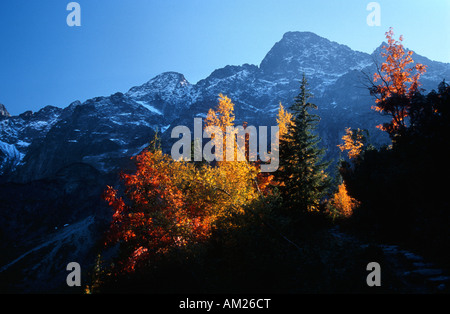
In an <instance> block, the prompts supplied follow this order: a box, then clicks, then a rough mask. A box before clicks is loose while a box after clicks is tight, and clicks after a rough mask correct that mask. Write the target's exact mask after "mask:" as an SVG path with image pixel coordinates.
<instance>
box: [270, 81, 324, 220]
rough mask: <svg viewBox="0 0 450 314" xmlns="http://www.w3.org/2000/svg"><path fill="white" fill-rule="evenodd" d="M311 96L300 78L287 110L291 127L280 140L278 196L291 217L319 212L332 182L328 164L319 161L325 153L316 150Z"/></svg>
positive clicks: (315, 123) (316, 119)
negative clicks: (290, 119) (298, 90)
mask: <svg viewBox="0 0 450 314" xmlns="http://www.w3.org/2000/svg"><path fill="white" fill-rule="evenodd" d="M312 96H313V95H312V94H311V93H310V91H309V90H308V82H307V80H306V77H305V75H304V74H303V78H302V81H301V86H300V93H299V94H298V96H297V97H295V98H294V103H293V105H292V106H291V107H290V108H289V109H290V111H291V113H292V115H293V116H292V122H293V123H292V124H291V125H290V126H289V127H288V130H287V133H286V135H285V136H283V137H282V138H281V139H280V168H279V171H278V181H279V182H280V183H281V186H280V193H281V195H282V197H283V203H284V206H285V208H287V209H288V210H290V211H292V212H293V213H305V212H311V211H318V210H319V209H320V202H321V200H322V199H323V198H324V197H325V196H326V193H327V190H328V187H329V185H330V182H331V180H330V178H329V177H328V176H327V174H326V173H325V169H326V168H327V167H328V165H329V163H328V162H323V161H322V159H323V155H324V152H325V151H324V149H323V148H319V147H318V146H319V145H318V144H319V142H320V138H319V137H318V135H316V134H315V129H316V127H317V124H318V123H319V120H320V118H319V116H318V115H315V114H311V113H310V112H309V110H311V109H317V106H316V105H315V104H313V103H311V102H309V99H310V98H311V97H312Z"/></svg>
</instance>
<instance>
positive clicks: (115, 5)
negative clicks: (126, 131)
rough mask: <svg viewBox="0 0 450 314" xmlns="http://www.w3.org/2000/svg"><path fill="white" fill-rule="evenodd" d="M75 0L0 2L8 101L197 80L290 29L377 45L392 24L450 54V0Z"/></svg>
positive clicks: (41, 101)
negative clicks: (74, 19)
mask: <svg viewBox="0 0 450 314" xmlns="http://www.w3.org/2000/svg"><path fill="white" fill-rule="evenodd" d="M69 2H70V1H69V0H39V1H30V0H2V1H1V2H0V39H1V46H0V47H1V49H0V73H1V76H0V103H3V104H4V105H5V106H6V108H7V109H8V111H9V112H10V113H11V114H13V115H16V114H19V113H22V112H24V111H26V110H33V111H37V110H39V109H40V108H42V107H44V106H46V105H53V106H57V107H66V106H68V105H69V104H70V103H71V102H72V101H74V100H80V101H85V100H86V99H89V98H92V97H96V96H108V95H110V94H112V93H115V92H118V91H119V92H126V91H128V89H129V88H131V87H132V86H136V85H141V84H143V83H145V82H146V81H148V80H149V79H151V78H152V77H154V76H156V75H158V74H160V73H162V72H165V71H176V72H180V73H183V74H184V75H185V76H186V78H187V79H188V81H190V82H191V83H196V82H197V81H198V80H200V79H202V78H205V77H206V76H208V75H209V74H210V73H211V72H212V71H213V70H215V69H217V68H220V67H223V66H225V65H228V64H231V65H241V64H244V63H250V64H256V65H259V64H260V62H261V61H262V59H263V58H264V56H265V54H266V53H267V52H268V51H269V50H270V48H271V47H272V46H273V45H274V44H275V43H276V42H277V41H279V40H280V39H281V38H282V36H283V34H284V33H285V32H287V31H311V32H314V33H316V34H318V35H320V36H322V37H325V38H328V39H330V40H332V41H336V42H338V43H341V44H345V45H348V46H349V47H350V48H352V49H355V50H359V51H364V52H368V53H371V52H372V51H373V50H374V49H375V48H376V47H377V46H379V45H380V43H381V42H382V41H383V40H384V33H385V32H386V31H387V30H388V28H389V27H390V26H392V27H394V31H395V33H396V35H397V36H398V35H400V34H403V35H404V37H405V41H404V44H405V46H406V47H408V48H410V49H412V50H414V51H415V52H417V53H419V54H421V55H424V56H427V57H428V58H430V59H432V60H437V61H442V62H450V53H449V52H450V1H449V0H433V1H426V0H421V1H418V0H417V1H416V0H379V1H377V2H378V3H379V4H380V7H381V26H380V27H376V26H375V27H369V26H368V25H367V23H366V18H367V15H368V14H369V13H370V12H369V11H367V10H366V7H367V4H368V3H369V2H371V1H369V0H367V1H366V0H328V1H324V0H314V1H311V0H307V1H304V0H130V1H124V0H79V1H77V2H78V3H79V4H80V6H81V26H80V27H69V26H67V24H66V17H67V15H68V14H69V13H70V12H69V11H66V6H67V4H68V3H69Z"/></svg>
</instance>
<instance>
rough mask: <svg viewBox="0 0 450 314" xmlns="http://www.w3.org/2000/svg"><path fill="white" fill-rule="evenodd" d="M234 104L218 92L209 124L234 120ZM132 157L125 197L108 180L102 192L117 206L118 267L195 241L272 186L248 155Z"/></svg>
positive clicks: (112, 237)
mask: <svg viewBox="0 0 450 314" xmlns="http://www.w3.org/2000/svg"><path fill="white" fill-rule="evenodd" d="M233 107H234V105H233V103H232V102H231V100H230V99H229V98H228V97H226V96H223V95H220V99H219V105H218V108H217V109H216V110H210V111H209V113H208V118H207V120H206V121H207V125H213V124H214V125H215V126H218V127H219V128H225V127H226V126H230V125H233V121H234V114H233V109H234V108H233ZM133 158H134V159H135V161H136V165H137V170H136V172H135V173H133V174H122V180H123V183H124V185H125V189H124V197H121V196H119V192H118V190H117V189H114V188H113V187H109V186H108V188H107V189H106V191H105V194H104V199H105V200H106V201H107V202H108V203H109V205H110V206H111V207H112V208H113V211H114V214H113V219H112V222H111V226H110V229H109V231H108V233H107V237H106V244H114V243H121V244H124V245H121V250H122V256H125V257H124V258H122V259H121V260H120V263H119V265H118V267H117V272H118V273H120V272H133V271H134V270H135V269H136V268H137V267H139V266H143V265H145V264H146V263H147V262H148V261H151V260H152V259H157V258H158V257H160V256H161V255H162V254H166V253H168V252H170V251H172V250H174V249H180V248H181V249H184V250H189V248H190V247H195V245H196V244H199V243H202V242H204V241H205V240H207V239H208V238H209V237H210V235H211V233H212V231H213V230H214V229H215V228H216V227H217V226H218V224H220V223H221V221H224V220H226V219H227V218H229V217H232V216H233V217H234V216H235V215H239V214H244V213H245V208H246V206H248V205H249V204H251V203H252V202H253V201H254V200H256V199H257V198H259V197H260V196H261V193H267V191H268V190H269V189H270V184H269V183H270V176H262V177H261V178H262V180H260V181H258V180H257V176H258V175H259V174H260V172H259V169H258V166H257V164H256V163H254V164H251V163H249V162H248V161H240V162H238V161H226V160H224V161H222V162H219V163H217V165H216V166H211V165H209V164H207V163H201V164H200V165H195V164H194V163H193V162H187V161H174V160H173V159H172V158H171V157H170V156H169V155H165V154H163V153H162V151H161V150H160V148H158V149H155V147H154V148H153V149H152V150H148V149H147V150H144V151H143V152H142V153H140V154H139V155H137V156H135V157H133ZM220 226H221V228H223V224H220Z"/></svg>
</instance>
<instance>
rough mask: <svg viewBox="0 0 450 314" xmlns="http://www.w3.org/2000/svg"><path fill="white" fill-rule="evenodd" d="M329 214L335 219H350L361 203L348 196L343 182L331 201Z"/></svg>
mask: <svg viewBox="0 0 450 314" xmlns="http://www.w3.org/2000/svg"><path fill="white" fill-rule="evenodd" d="M329 204H330V208H329V214H330V215H331V217H332V218H333V219H336V218H348V217H350V216H352V214H353V211H354V210H355V208H357V207H358V206H359V205H360V203H359V202H358V201H357V200H356V199H355V198H353V197H351V196H350V195H349V194H348V191H347V186H346V184H345V182H342V183H341V184H340V185H339V186H338V188H337V191H336V192H335V193H334V194H333V197H332V198H331V200H330V201H329Z"/></svg>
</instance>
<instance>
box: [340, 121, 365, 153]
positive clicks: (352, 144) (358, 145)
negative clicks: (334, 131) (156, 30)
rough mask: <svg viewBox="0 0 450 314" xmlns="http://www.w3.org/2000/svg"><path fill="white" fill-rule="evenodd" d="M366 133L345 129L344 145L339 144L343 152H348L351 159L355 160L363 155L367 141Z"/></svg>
mask: <svg viewBox="0 0 450 314" xmlns="http://www.w3.org/2000/svg"><path fill="white" fill-rule="evenodd" d="M365 132H367V131H364V130H360V129H357V130H352V129H351V128H346V129H345V135H344V136H343V137H342V140H343V141H344V144H339V145H338V147H339V149H340V150H341V151H342V152H343V151H345V150H346V151H347V154H348V158H349V159H355V158H357V157H358V156H359V155H360V154H361V152H362V150H363V148H364V142H365V141H366V135H365V134H364V133H365Z"/></svg>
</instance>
